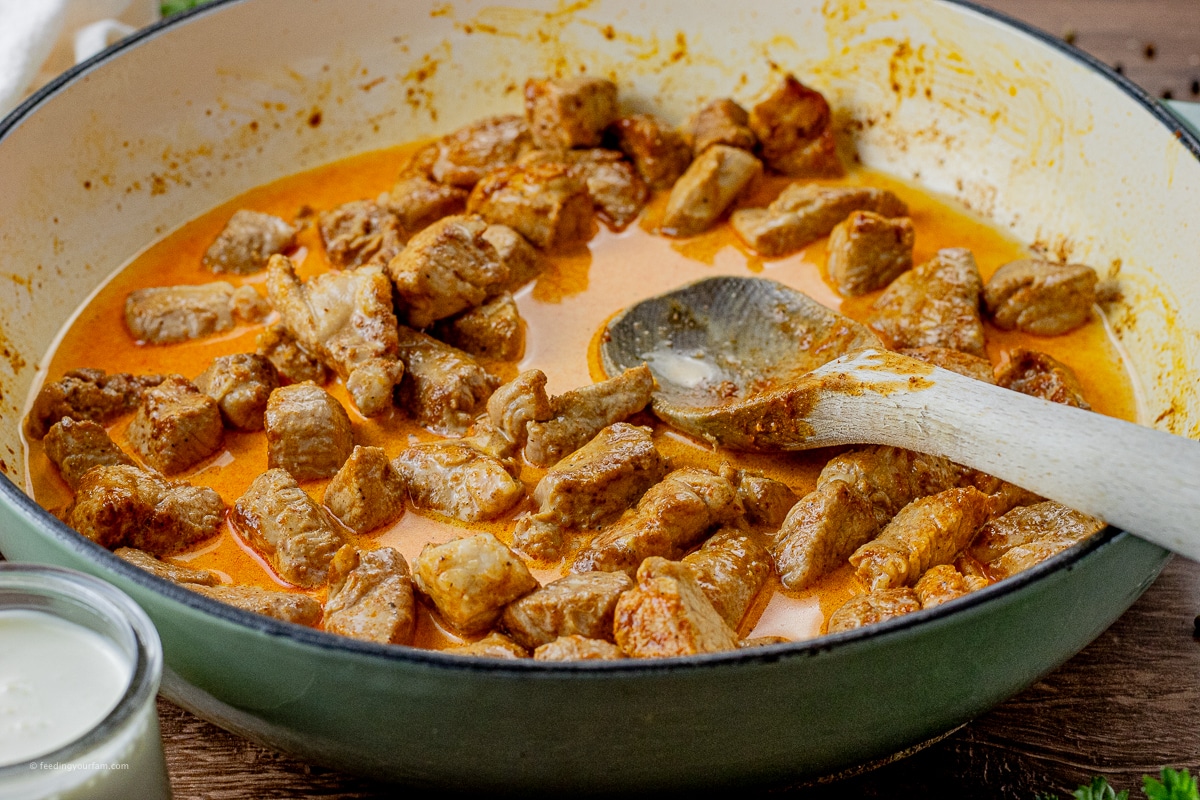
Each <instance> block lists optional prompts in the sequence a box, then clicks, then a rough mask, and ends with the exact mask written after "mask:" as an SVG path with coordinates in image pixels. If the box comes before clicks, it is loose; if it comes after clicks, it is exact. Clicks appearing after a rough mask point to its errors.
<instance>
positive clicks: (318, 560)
mask: <svg viewBox="0 0 1200 800" xmlns="http://www.w3.org/2000/svg"><path fill="white" fill-rule="evenodd" d="M233 518H234V521H235V522H236V523H237V526H238V528H239V529H240V530H241V532H242V534H243V535H244V536H245V537H246V539H247V541H249V543H250V545H251V546H252V547H253V548H254V549H255V550H257V551H258V552H259V553H261V554H262V555H263V556H264V557H265V558H266V559H267V561H269V562H270V563H271V566H272V567H274V568H275V571H276V572H277V573H279V577H281V578H283V579H284V580H285V581H287V582H288V583H291V584H295V585H296V586H300V587H302V588H305V589H314V588H316V587H318V586H320V585H321V584H323V583H325V581H326V579H327V578H328V577H329V564H330V562H331V561H332V560H333V554H334V553H336V552H337V551H338V548H340V547H341V546H342V545H344V544H345V543H346V536H345V534H344V533H343V532H342V529H341V526H339V525H338V522H337V520H336V519H334V517H333V515H332V514H330V513H329V512H328V511H327V510H326V509H325V508H323V507H322V506H321V504H320V503H318V502H317V501H316V500H313V499H312V498H311V497H309V496H308V494H307V493H306V492H305V491H304V490H303V489H301V488H300V486H299V484H297V483H296V479H295V478H293V477H292V476H291V474H289V473H288V471H287V470H284V469H269V470H267V471H266V472H264V473H263V474H262V475H259V476H258V477H257V478H255V479H254V481H253V482H252V483H251V484H250V486H249V487H248V488H247V489H246V491H245V492H244V493H243V494H242V496H241V497H239V498H238V499H237V501H236V502H235V503H234V504H233Z"/></svg>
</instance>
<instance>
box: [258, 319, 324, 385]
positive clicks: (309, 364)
mask: <svg viewBox="0 0 1200 800" xmlns="http://www.w3.org/2000/svg"><path fill="white" fill-rule="evenodd" d="M254 351H255V352H256V353H258V355H260V356H262V357H264V358H266V359H267V360H268V361H270V362H271V364H272V365H273V366H274V367H275V371H276V372H277V373H279V376H280V377H282V378H285V379H287V380H289V381H291V382H292V383H303V382H304V381H312V382H313V383H315V384H318V385H320V384H323V383H325V381H327V380H329V370H328V369H326V367H325V365H324V364H322V363H321V360H320V359H319V358H317V356H315V355H312V354H311V353H308V352H307V351H305V349H304V348H303V347H301V346H300V343H299V342H297V341H296V337H295V336H293V335H292V334H291V333H290V332H289V331H288V329H287V326H286V325H284V324H282V323H276V324H274V325H272V326H271V327H269V328H267V329H266V330H264V331H263V332H262V333H260V334H258V336H257V337H256V338H255V340H254Z"/></svg>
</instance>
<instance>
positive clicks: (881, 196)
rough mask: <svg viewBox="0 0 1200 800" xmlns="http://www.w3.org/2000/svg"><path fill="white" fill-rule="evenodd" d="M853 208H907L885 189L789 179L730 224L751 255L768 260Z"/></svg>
mask: <svg viewBox="0 0 1200 800" xmlns="http://www.w3.org/2000/svg"><path fill="white" fill-rule="evenodd" d="M855 211H873V212H874V213H876V214H879V215H881V216H884V217H902V216H906V215H907V214H908V206H906V205H905V204H904V201H902V200H901V199H900V198H899V197H897V196H896V195H894V194H893V193H892V192H890V191H888V190H887V189H876V188H873V187H868V186H822V185H820V184H817V183H800V182H796V183H792V184H789V185H788V186H787V187H786V188H785V189H784V190H783V191H782V192H780V193H779V195H778V196H777V197H776V198H775V199H774V200H773V201H771V203H770V204H769V205H768V206H767V207H766V208H741V209H738V210H737V211H735V212H733V214H732V215H731V216H730V218H729V224H730V225H731V226H732V227H733V230H734V233H736V234H737V235H738V237H739V238H740V239H741V240H742V241H743V242H745V243H746V245H747V246H748V247H750V248H751V249H752V250H754V251H755V252H756V253H758V254H760V255H763V256H767V257H768V258H773V257H775V256H785V255H788V254H789V253H794V252H796V251H797V250H800V249H802V248H804V247H807V246H808V245H810V244H812V243H813V242H815V241H817V240H818V239H820V238H821V237H823V236H828V235H829V234H830V233H832V232H833V229H834V228H835V227H837V224H838V223H839V222H841V221H842V220H844V219H846V217H848V216H850V214H851V213H853V212H855Z"/></svg>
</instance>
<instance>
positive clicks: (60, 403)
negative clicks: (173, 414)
mask: <svg viewBox="0 0 1200 800" xmlns="http://www.w3.org/2000/svg"><path fill="white" fill-rule="evenodd" d="M162 380H163V376H162V375H131V374H129V373H128V372H116V373H113V374H112V375H109V374H107V373H106V372H105V371H104V370H102V369H73V370H70V371H69V372H67V373H65V374H64V375H63V376H62V377H61V378H59V379H58V380H57V381H54V382H53V383H47V384H45V385H43V386H42V388H41V389H40V390H38V393H37V396H36V397H35V398H34V400H33V407H32V408H30V409H29V415H28V416H27V417H26V418H25V432H26V434H28V435H29V437H30V438H31V439H41V438H42V437H43V436H45V435H46V433H47V431H49V430H50V428H51V426H53V425H54V423H56V422H58V421H59V420H61V419H63V418H64V417H70V418H72V419H73V420H75V421H76V422H82V421H84V420H91V421H92V422H98V423H100V424H101V425H107V424H108V423H110V422H113V421H115V420H116V419H118V418H119V417H121V416H122V415H124V414H126V413H128V412H130V411H133V410H134V409H136V408H137V407H138V404H139V403H141V401H142V393H143V392H144V391H146V389H147V388H149V387H151V386H157V385H158V384H160V383H162Z"/></svg>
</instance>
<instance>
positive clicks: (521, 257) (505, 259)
mask: <svg viewBox="0 0 1200 800" xmlns="http://www.w3.org/2000/svg"><path fill="white" fill-rule="evenodd" d="M483 238H484V239H486V240H487V242H488V243H489V244H490V245H491V246H492V247H494V248H495V249H496V257H497V258H498V259H499V260H500V263H501V264H503V265H504V266H505V267H506V268H507V269H508V280H506V281H505V282H504V288H505V289H507V290H509V291H513V292H515V291H516V290H517V289H520V288H521V287H522V286H524V285H525V284H527V283H529V282H530V281H531V280H533V279H534V278H536V277H537V276H538V275H539V274H541V271H542V270H543V269H544V268H545V266H546V264H545V261H544V260H543V258H542V256H541V254H540V253H538V251H537V248H535V247H534V246H533V245H531V244H530V243H529V240H528V239H526V238H525V237H524V236H522V235H521V234H519V233H517V232H516V231H514V230H513V229H512V228H510V227H508V226H507V225H488V226H487V228H486V229H485V230H484V232H483Z"/></svg>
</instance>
